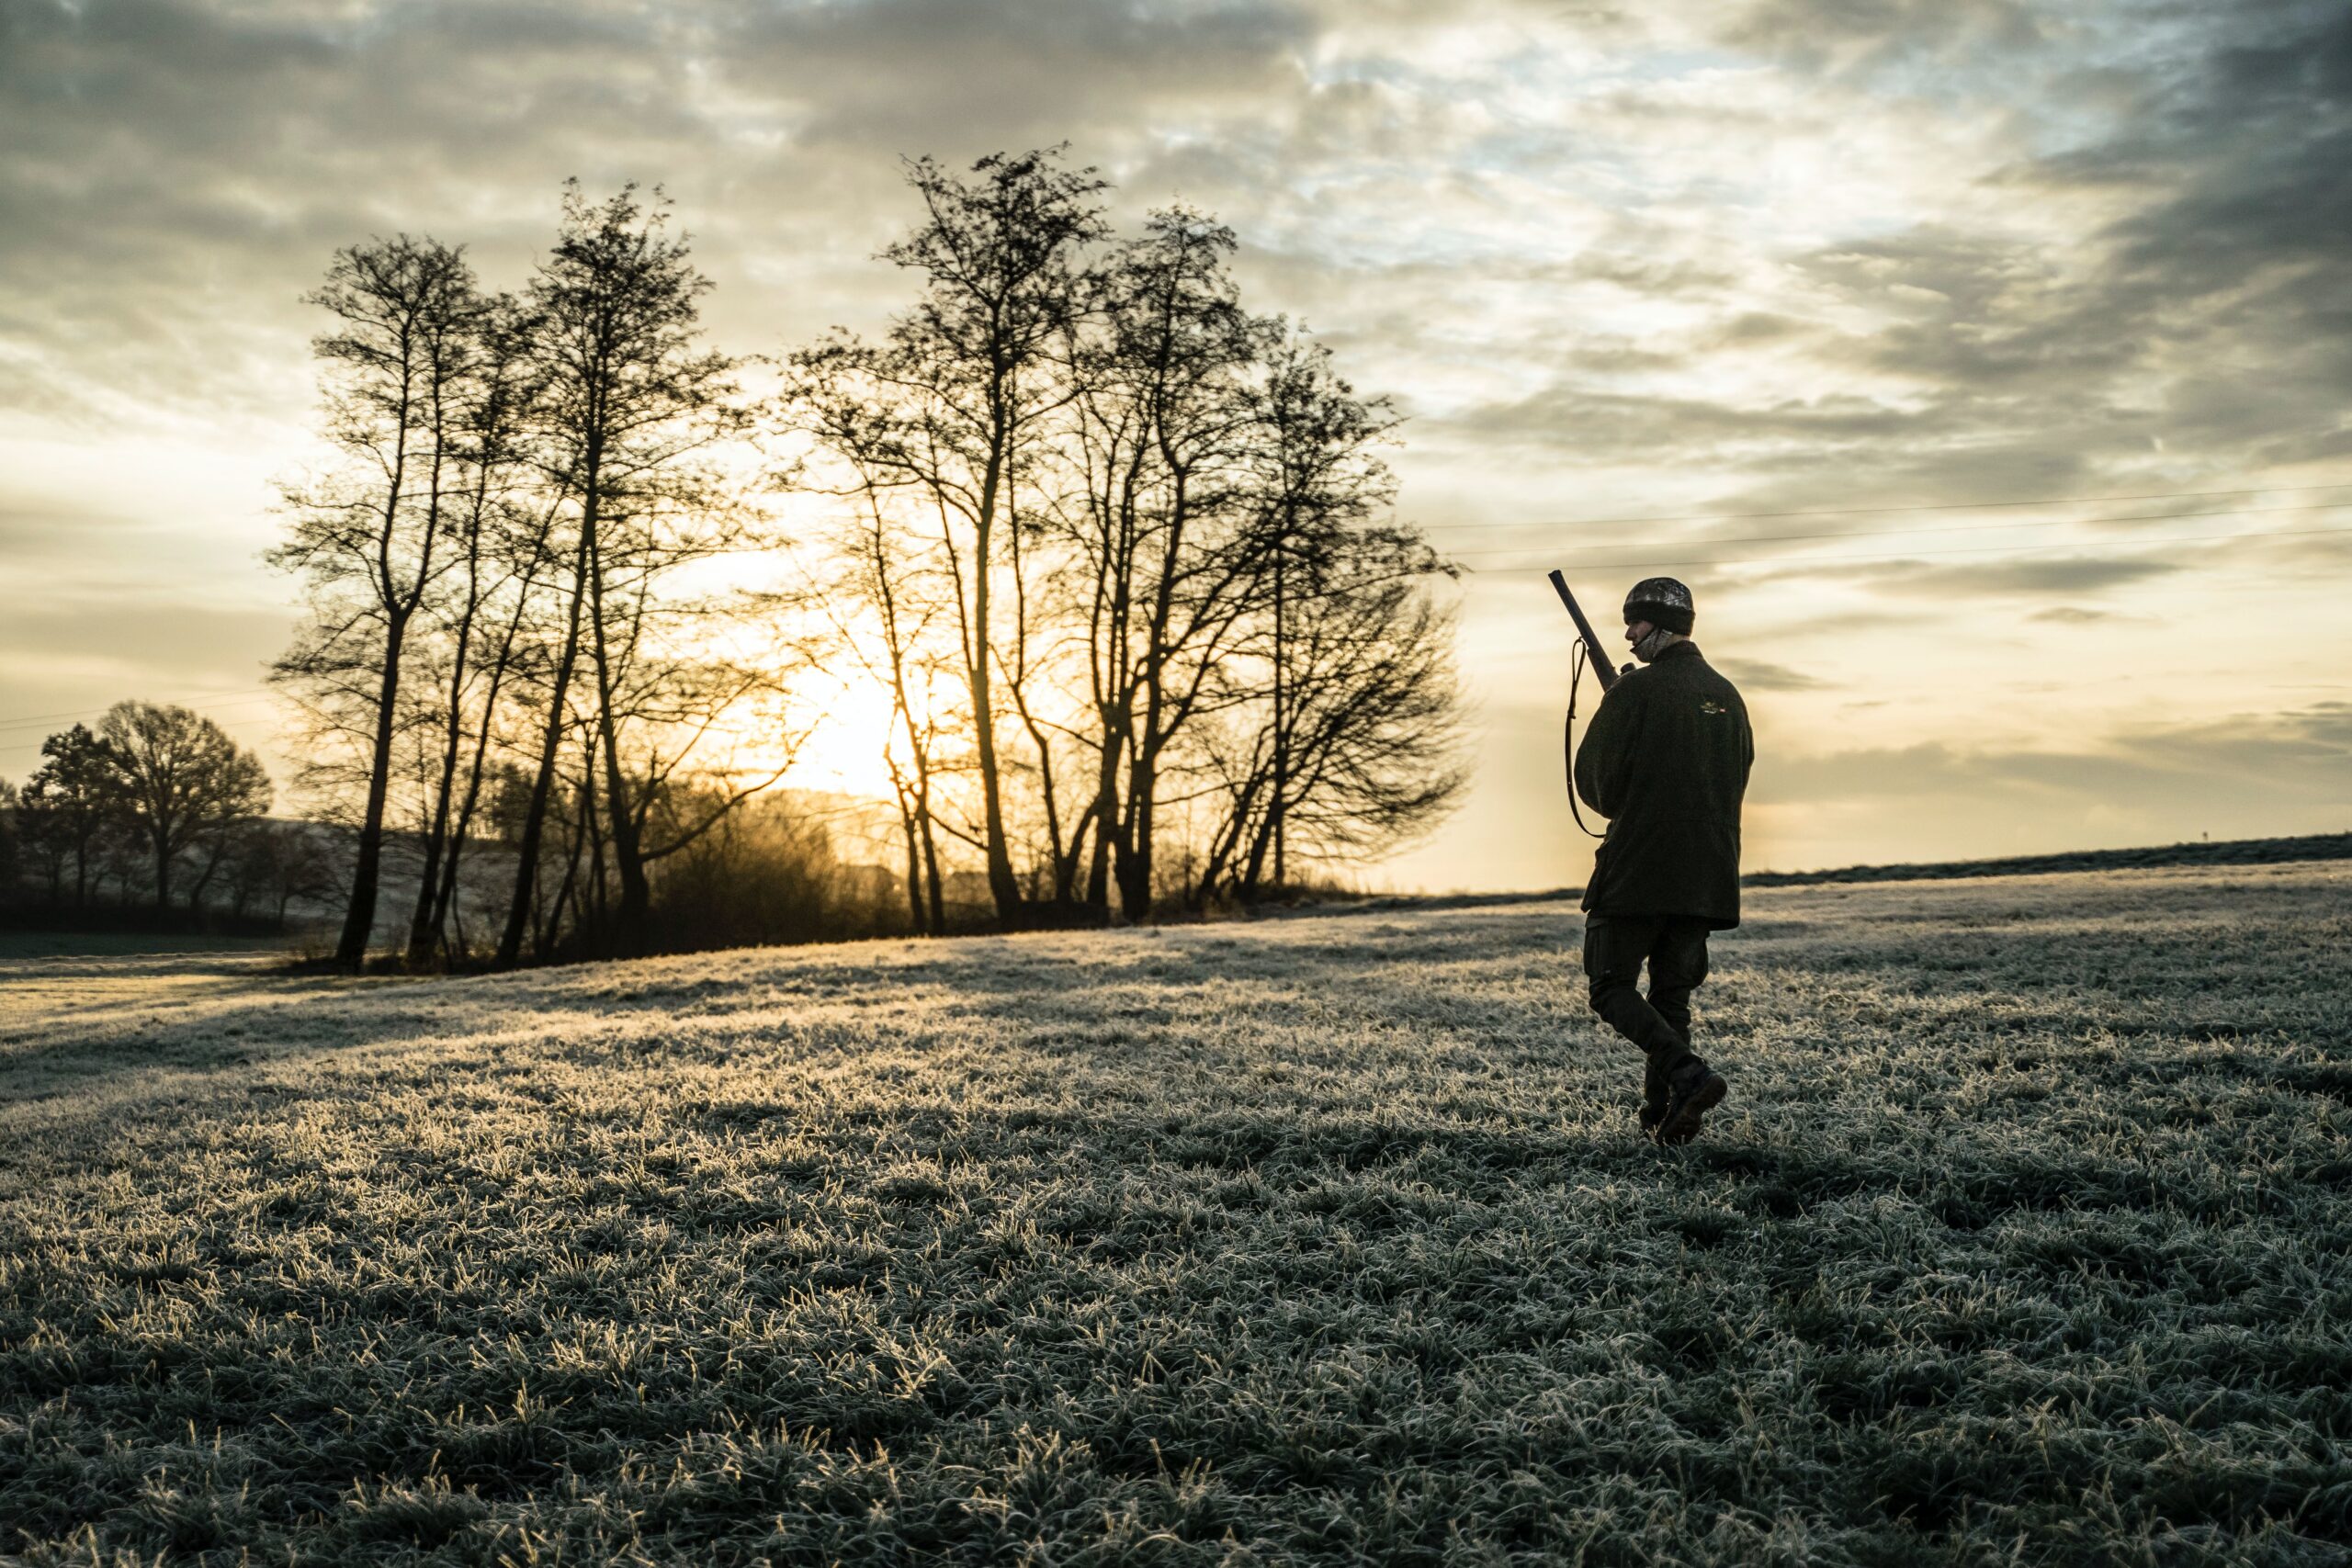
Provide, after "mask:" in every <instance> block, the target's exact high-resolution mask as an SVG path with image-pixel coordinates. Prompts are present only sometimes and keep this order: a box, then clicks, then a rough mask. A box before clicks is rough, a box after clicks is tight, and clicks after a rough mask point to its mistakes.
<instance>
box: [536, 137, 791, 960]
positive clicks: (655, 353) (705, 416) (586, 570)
mask: <svg viewBox="0 0 2352 1568" xmlns="http://www.w3.org/2000/svg"><path fill="white" fill-rule="evenodd" d="M667 205H668V204H667V202H666V200H664V199H662V197H660V195H659V193H658V192H657V193H656V204H655V206H654V207H653V208H652V209H650V210H649V209H648V208H647V207H646V205H645V204H644V203H642V202H640V201H639V199H638V197H637V194H636V187H635V186H628V187H625V188H623V189H622V190H621V191H620V192H618V193H617V194H616V195H615V196H613V197H609V198H607V199H606V200H605V201H604V202H603V203H601V204H594V203H591V202H589V201H588V200H587V199H586V198H585V197H582V194H581V192H580V188H579V186H578V184H577V182H573V183H571V184H570V185H568V186H566V187H565V194H564V201H563V221H562V226H561V229H560V232H559V234H558V237H557V241H556V244H555V248H554V251H553V252H552V253H551V254H550V255H549V256H548V259H547V260H546V261H544V262H542V263H541V264H540V266H539V269H538V275H537V277H536V278H534V279H533V281H532V284H531V287H530V289H529V301H530V307H531V310H532V313H533V317H534V327H533V332H532V356H533V362H534V365H535V367H536V370H537V381H538V385H539V386H540V388H541V400H540V411H541V412H540V416H539V428H540V440H541V442H542V444H543V446H544V451H543V454H542V457H541V462H542V464H543V466H544V467H545V468H546V471H547V477H548V482H549V483H550V484H552V485H554V486H555V487H557V488H558V489H559V490H560V491H561V492H562V494H563V495H564V497H565V498H566V500H567V503H568V505H569V508H570V511H569V514H568V515H567V517H566V519H565V522H566V525H567V526H568V527H569V530H570V536H569V540H568V543H569V550H568V555H569V558H570V564H569V572H570V578H569V582H568V585H567V591H566V594H565V611H564V619H563V622H562V625H561V627H560V631H559V632H558V634H557V638H556V644H555V650H554V656H553V660H552V663H551V673H550V676H549V679H548V683H547V700H546V711H547V723H546V727H545V728H544V730H543V732H542V736H541V743H540V750H539V761H538V767H537V773H536V774H535V775H534V779H533V784H532V789H531V795H530V798H529V801H528V803H527V805H526V810H525V816H524V821H523V827H522V837H521V840H520V842H519V845H518V851H517V859H518V863H517V866H516V872H515V896H514V900H513V903H512V904H511V906H510V907H509V908H508V911H507V922H506V929H505V931H504V934H503V937H502V939H501V941H500V944H499V953H498V956H499V961H500V962H501V963H503V964H512V963H514V962H515V960H516V958H517V957H518V956H519V955H520V952H521V948H522V942H523V939H524V936H525V934H526V931H527V930H528V922H529V919H530V908H529V907H530V904H531V901H532V898H533V897H534V895H535V893H536V891H537V886H538V856H539V846H540V839H541V835H542V832H543V829H544V823H545V819H546V815H547V808H548V799H549V796H550V793H551V792H552V790H553V789H554V787H555V783H556V776H557V767H558V762H559V759H560V748H561V743H562V736H563V730H564V728H565V719H566V715H567V712H568V710H569V708H570V705H571V701H572V691H571V685H572V681H573V678H574V675H575V673H576V671H577V670H578V666H579V660H580V657H581V654H582V651H583V642H584V645H585V646H584V651H585V653H586V654H587V656H588V660H589V664H590V670H591V673H592V675H593V679H594V690H593V692H592V693H591V694H590V710H589V722H590V724H591V726H592V727H593V728H594V731H595V735H596V748H595V755H596V757H597V758H598V760H599V763H600V766H601V768H602V770H603V773H604V778H603V780H602V781H601V788H602V791H603V794H604V798H605V812H604V815H603V816H602V817H601V818H599V820H600V821H601V823H602V824H603V826H604V828H605V830H607V831H608V832H609V834H610V849H611V853H612V862H613V866H614V870H615V872H616V875H617V877H618V880H619V884H620V901H619V907H618V909H617V911H616V920H615V932H616V937H617V944H618V946H619V947H620V949H621V950H622V951H624V952H635V951H641V950H642V948H643V947H644V945H645V942H646V938H647V931H646V922H647V919H648V916H649V913H650V907H651V899H650V887H649V885H648V882H647V878H646V871H645V865H646V860H647V855H646V844H645V842H644V839H643V821H644V816H643V811H642V809H641V802H638V801H635V800H633V798H632V794H631V790H630V787H629V783H628V778H627V776H626V773H625V769H626V760H625V758H624V756H623V749H622V746H621V739H622V738H621V735H620V733H619V731H620V726H621V724H622V722H623V720H624V718H625V715H624V713H623V712H622V708H623V705H624V703H625V701H626V700H627V697H628V683H629V680H630V675H631V672H632V671H633V670H636V669H637V668H638V667H639V665H640V664H641V662H642V660H643V658H644V656H645V655H646V653H647V652H648V649H646V648H645V646H644V641H643V638H644V635H645V633H646V631H647V630H648V628H649V626H650V616H651V615H652V613H653V610H654V600H653V592H652V591H653V587H654V583H655V581H656V580H657V579H658V578H660V577H661V576H662V575H663V574H664V573H666V572H668V571H671V570H674V569H675V568H676V567H678V566H681V565H683V564H684V563H685V562H687V561H689V560H692V559H695V558H699V557H702V556H706V555H707V554H709V553H711V552H712V551H714V550H717V549H720V548H724V547H726V546H727V544H728V542H729V540H728V525H729V522H730V521H731V519H730V518H729V514H728V513H727V511H726V509H725V508H724V506H723V505H722V504H721V503H720V498H719V491H718V481H717V479H716V477H715V476H714V475H713V473H712V472H711V471H710V470H709V469H708V468H707V467H706V466H704V465H702V464H701V463H699V462H698V461H697V460H696V459H697V457H698V456H699V455H700V454H702V453H704V452H706V451H707V449H708V448H709V447H710V446H712V445H713V444H714V443H716V442H717V441H718V440H719V439H720V438H722V437H723V436H726V435H728V434H733V433H736V432H738V431H741V430H742V429H744V428H745V425H746V418H745V415H744V413H743V412H742V411H741V409H740V407H738V406H737V404H736V402H735V391H736V388H735V384H734V379H733V375H734V369H735V366H734V362H733V361H732V360H730V359H729V358H727V357H726V356H725V355H720V354H718V353H716V352H713V351H711V350H709V349H707V348H706V347H705V346H703V344H702V343H701V341H700V323H699V309H700V307H699V303H698V302H699V300H700V299H701V297H702V295H703V294H704V293H705V292H706V291H707V289H708V288H709V287H710V283H709V280H708V279H707V278H706V277H704V276H703V275H702V274H701V273H700V272H698V271H697V270H695V267H694V266H693V265H692V264H691V263H690V262H689V260H688V259H687V257H688V246H687V243H686V239H685V237H684V235H673V234H671V233H670V232H668V229H667V225H668V213H667V210H666V208H667ZM640 694H641V692H640ZM599 864H600V865H601V857H600V859H599Z"/></svg>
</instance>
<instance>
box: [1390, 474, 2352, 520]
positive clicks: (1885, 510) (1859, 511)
mask: <svg viewBox="0 0 2352 1568" xmlns="http://www.w3.org/2000/svg"><path fill="white" fill-rule="evenodd" d="M2307 490H2352V479H2344V480H2338V481H2336V482H2335V483H2331V484H2311V485H2272V486H2268V487H2267V488H2255V489H2247V490H2176V491H2154V492H2152V493H2149V494H2146V495H2059V496H2045V497H2043V498H2041V500H2038V501H1947V502H1920V503H1918V504H1917V505H1907V506H1829V507H1817V508H1813V509H1809V510H1804V511H1796V512H1693V513H1686V514H1684V515H1681V516H1677V517H1562V518H1548V519H1547V518H1536V519H1531V520H1528V521H1524V522H1517V523H1437V524H1424V525H1422V531H1423V532H1425V533H1426V532H1432V531H1434V530H1437V529H1441V528H1443V529H1458V528H1615V527H1632V526H1635V525H1643V524H1653V523H1753V522H1758V521H1767V520H1772V519H1778V518H1782V517H1863V516H1878V515H1883V514H1890V513H1902V512H1990V511H1992V510H1994V509H1996V508H1998V507H2009V506H2104V505H2109V504H2118V503H2120V502H2131V501H2213V500H2218V499H2219V498H2221V497H2222V496H2230V495H2292V494H2294V493H2296V492H2298V491H2307ZM2085 521H2090V520H2089V519H2086V520H2085Z"/></svg>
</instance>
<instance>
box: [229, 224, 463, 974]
mask: <svg viewBox="0 0 2352 1568" xmlns="http://www.w3.org/2000/svg"><path fill="white" fill-rule="evenodd" d="M308 298H309V302H310V303H311V304H314V305H317V306H320V307H321V308H322V309H324V310H327V311H328V312H329V313H330V314H331V315H332V316H333V317H334V326H333V327H331V328H330V329H329V330H328V331H327V332H326V333H323V334H322V335H321V336H320V337H319V338H318V339H317V340H316V341H315V342H314V343H313V344H312V348H313V351H314V352H315V353H316V355H318V357H319V359H320V360H321V362H322V371H321V382H322V391H323V395H324V398H325V404H326V430H325V434H326V436H327V439H328V441H329V442H330V443H331V444H332V445H333V446H334V447H335V448H336V449H337V451H338V452H339V453H340V454H341V456H342V457H343V459H344V466H343V468H342V469H341V470H340V471H338V472H336V473H334V474H333V475H331V476H329V477H328V478H327V479H324V480H323V481H322V482H320V483H318V484H315V485H312V486H308V487H300V488H289V490H288V493H287V502H288V509H289V511H290V512H291V513H292V516H293V525H292V527H291V529H290V533H289V537H288V539H287V540H286V542H285V543H284V544H281V545H279V546H278V547H276V548H275V549H273V550H272V551H271V552H270V558H271V560H272V561H273V562H274V563H275V564H277V565H278V566H279V567H281V568H284V569H285V570H289V571H294V572H297V573H300V575H301V576H302V577H303V578H304V580H305V582H306V587H307V591H308V593H309V596H310V599H311V620H310V622H309V624H308V625H307V626H306V627H305V628H304V630H303V633H302V635H301V637H300V639H299V640H298V641H297V643H296V645H295V646H294V648H293V649H290V650H288V653H287V654H286V655H285V656H284V657H283V658H281V659H280V660H278V661H277V666H276V669H275V676H276V678H277V680H279V681H281V682H288V683H289V684H291V685H293V686H294V687H296V688H298V689H299V690H300V694H301V695H302V697H303V699H304V701H305V704H306V706H307V707H308V709H309V711H310V712H311V715H312V716H314V718H317V719H319V720H320V721H321V722H322V724H323V725H324V726H325V727H326V728H328V729H329V730H330V731H332V732H339V733H340V734H342V735H343V736H344V737H345V738H346V739H347V740H348V741H349V742H350V743H351V744H352V745H354V746H356V749H357V754H358V762H357V772H358V774H359V780H360V785H361V788H362V790H363V792H364V798H363V802H362V805H361V807H360V808H359V812H358V819H357V824H356V826H357V837H356V846H355V847H356V860H355V863H354V866H353V871H352V878H351V895H350V904H349V906H348V908H346V910H345V917H344V924H343V933H342V936H341V938H340V940H339V941H338V942H337V943H336V946H335V959H336V962H337V963H339V964H343V965H344V966H345V967H346V968H356V967H357V966H358V965H359V964H360V963H361V962H362V960H364V959H365V958H366V956H367V951H368V938H369V935H370V933H371V932H372V931H374V929H375V922H376V903H377V894H378V888H379V882H380V879H381V876H382V862H383V852H384V821H385V811H386V802H387V797H388V795H389V793H390V779H391V766H392V754H393V748H394V741H395V728H396V725H397V721H398V716H399V713H400V695H401V664H402V658H403V654H404V652H405V649H406V644H407V640H408V636H409V629H410V626H411V623H412V621H413V619H414V617H415V615H416V614H417V610H418V606H419V605H420V604H422V603H423V602H424V597H425V595H426V593H427V592H430V591H431V589H432V588H433V586H434V583H435V579H436V577H437V576H438V575H439V573H440V572H441V570H444V568H445V566H446V557H445V556H444V555H443V553H442V551H441V546H442V543H443V525H444V517H443V509H444V505H445V502H446V501H447V483H448V480H449V479H450V477H451V472H450V469H451V450H450V448H451V440H450V436H451V426H452V423H453V422H454V420H455V418H456V416H457V412H458V400H459V396H460V393H459V388H460V386H461V384H462V383H463V382H464V381H465V380H466V378H468V377H469V375H471V373H472V370H473V360H474V357H475V355H476V353H477V343H478V335H479V334H478V332H477V323H478V322H479V321H480V320H481V316H482V314H483V311H484V310H485V306H484V304H483V302H482V300H481V299H480V297H479V296H478V295H477V294H476V292H475V289H474V280H473V273H472V269H471V268H470V267H469V266H468V265H466V261H465V257H464V254H463V252H462V251H461V250H459V249H454V248H452V247H449V246H447V245H443V244H441V243H438V242H436V241H434V240H431V239H412V238H411V237H409V236H408V235H406V234H400V235H396V236H394V237H393V238H392V239H390V240H376V241H372V242H370V243H368V244H365V245H354V246H352V247H350V248H349V249H346V250H343V251H339V252H337V253H336V254H335V258H334V265H332V266H330V267H329V268H328V271H327V280H326V283H325V284H324V286H323V287H322V288H319V289H318V290H317V291H316V292H314V293H312V294H311V295H310V296H309V297H308Z"/></svg>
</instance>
